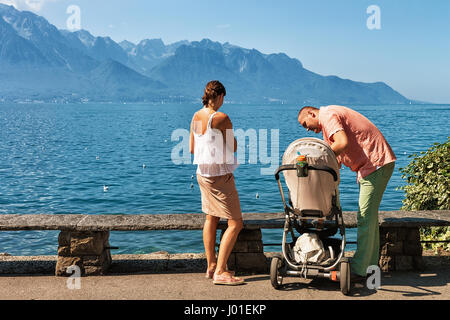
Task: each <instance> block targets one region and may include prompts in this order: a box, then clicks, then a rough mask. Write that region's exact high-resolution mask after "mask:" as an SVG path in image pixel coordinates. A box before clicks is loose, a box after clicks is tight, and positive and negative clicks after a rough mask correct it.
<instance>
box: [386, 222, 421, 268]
mask: <svg viewBox="0 0 450 320" xmlns="http://www.w3.org/2000/svg"><path fill="white" fill-rule="evenodd" d="M379 264H380V268H381V270H382V271H383V272H389V271H407V270H419V271H423V270H424V269H425V263H424V261H423V258H422V245H421V243H420V232H419V228H394V227H380V261H379Z"/></svg>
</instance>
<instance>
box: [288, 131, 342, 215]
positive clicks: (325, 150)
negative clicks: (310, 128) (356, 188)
mask: <svg viewBox="0 0 450 320" xmlns="http://www.w3.org/2000/svg"><path fill="white" fill-rule="evenodd" d="M299 154H300V155H305V156H306V161H307V163H308V165H309V166H313V167H317V166H327V167H330V168H332V169H333V170H334V171H335V172H336V174H337V178H338V179H337V181H334V178H333V176H332V175H331V174H330V173H328V172H326V171H319V170H309V171H308V175H307V176H306V177H298V176H297V172H296V171H295V170H286V171H284V172H283V174H284V178H285V181H286V185H287V187H288V189H289V198H290V200H291V202H292V206H293V209H294V211H296V212H298V213H300V214H302V215H306V216H324V217H327V216H330V215H331V213H332V206H333V203H332V199H333V196H336V205H337V206H339V182H340V175H339V164H338V162H337V159H336V156H335V154H334V152H333V150H331V148H330V146H329V145H328V144H326V143H325V142H324V141H323V140H320V139H317V138H301V139H298V140H295V141H294V142H292V143H291V144H290V145H289V146H288V148H287V149H286V151H285V152H284V154H283V158H282V164H283V165H285V164H295V163H296V162H297V157H298V155H299Z"/></svg>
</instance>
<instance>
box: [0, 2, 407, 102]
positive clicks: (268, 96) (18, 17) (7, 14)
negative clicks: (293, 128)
mask: <svg viewBox="0 0 450 320" xmlns="http://www.w3.org/2000/svg"><path fill="white" fill-rule="evenodd" d="M213 79H218V80H220V81H221V82H223V83H224V85H225V86H226V88H227V100H228V101H232V102H235V103H280V102H285V103H299V104H306V103H307V104H315V105H317V104H331V103H333V104H403V103H409V100H408V99H407V98H405V97H404V96H402V95H401V94H400V93H398V92H396V91H395V90H393V89H392V88H391V87H389V86H388V85H386V84H385V83H383V82H376V83H363V82H356V81H352V80H348V79H341V78H339V77H336V76H321V75H319V74H316V73H314V72H311V71H309V70H307V69H305V68H303V65H302V63H301V62H300V61H299V60H297V59H292V58H290V57H288V56H287V55H286V54H284V53H278V54H263V53H261V52H259V51H258V50H256V49H245V48H242V47H238V46H235V45H232V44H229V43H228V42H227V43H224V44H222V43H219V42H214V41H211V40H209V39H203V40H201V41H193V42H189V41H186V40H184V41H179V42H176V43H172V44H169V45H166V44H164V42H163V41H162V40H161V39H145V40H142V41H141V42H139V43H138V44H134V43H132V42H129V41H122V42H120V43H116V42H115V41H113V40H112V39H111V38H110V37H95V36H93V35H91V34H90V33H89V32H88V31H86V30H80V31H76V32H69V31H67V30H58V29H57V28H56V27H55V26H53V25H52V24H50V23H49V22H48V21H47V20H46V19H44V18H43V17H40V16H38V15H36V14H34V13H31V12H27V11H18V10H16V9H14V7H12V6H7V5H3V4H0V101H5V100H6V101H9V100H11V101H18V100H30V99H31V100H44V101H86V100H91V101H156V102H159V101H162V100H166V101H167V100H168V101H170V100H175V101H199V99H200V97H201V95H202V92H203V89H204V86H205V84H206V83H207V82H208V81H210V80H213Z"/></svg>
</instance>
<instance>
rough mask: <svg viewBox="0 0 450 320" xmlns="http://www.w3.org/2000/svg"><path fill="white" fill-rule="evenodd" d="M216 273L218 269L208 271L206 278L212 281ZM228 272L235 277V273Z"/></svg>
mask: <svg viewBox="0 0 450 320" xmlns="http://www.w3.org/2000/svg"><path fill="white" fill-rule="evenodd" d="M215 271H216V268H214V270H206V274H205V278H206V279H212V278H213V276H214V272H215ZM226 272H228V273H230V274H231V276H234V271H231V270H227V271H226Z"/></svg>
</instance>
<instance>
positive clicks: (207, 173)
mask: <svg viewBox="0 0 450 320" xmlns="http://www.w3.org/2000/svg"><path fill="white" fill-rule="evenodd" d="M216 113H217V112H214V113H213V114H212V115H211V116H210V118H209V120H208V126H207V127H206V131H205V133H203V134H198V133H196V132H195V131H193V134H194V164H197V174H199V175H201V176H204V177H215V176H223V175H226V174H228V173H233V171H234V170H235V169H236V168H237V167H238V166H239V164H238V163H237V159H236V157H235V156H234V139H233V138H234V136H233V137H232V138H231V139H227V144H226V145H225V143H224V139H223V135H222V131H220V130H219V129H215V128H211V122H212V118H213V117H214V115H215V114H216Z"/></svg>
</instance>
